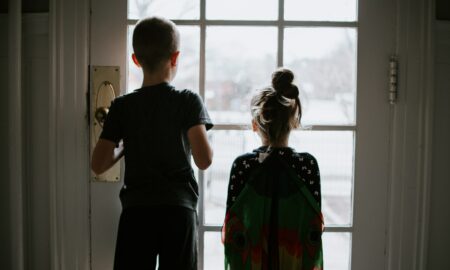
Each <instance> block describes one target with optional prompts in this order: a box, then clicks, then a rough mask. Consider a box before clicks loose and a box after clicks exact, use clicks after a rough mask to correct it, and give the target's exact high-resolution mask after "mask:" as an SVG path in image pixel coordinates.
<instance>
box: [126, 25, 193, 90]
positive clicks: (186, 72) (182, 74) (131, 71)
mask: <svg viewBox="0 0 450 270" xmlns="http://www.w3.org/2000/svg"><path fill="white" fill-rule="evenodd" d="M133 29H134V26H129V27H128V56H127V57H128V87H127V89H128V92H129V91H133V90H135V89H137V88H140V87H141V85H142V71H141V69H140V68H138V67H137V66H136V65H135V64H134V63H133V60H132V59H131V53H132V52H133V47H132V36H133ZM178 29H179V30H180V40H181V48H180V56H179V60H178V61H179V63H178V65H179V66H178V71H177V75H176V77H175V79H174V80H173V81H172V84H173V85H174V86H175V87H176V88H177V89H191V90H192V91H194V92H198V80H199V59H200V29H199V27H197V26H178Z"/></svg>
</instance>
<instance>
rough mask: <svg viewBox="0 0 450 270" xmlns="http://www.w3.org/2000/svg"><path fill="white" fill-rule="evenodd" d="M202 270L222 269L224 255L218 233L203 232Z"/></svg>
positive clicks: (220, 237)
mask: <svg viewBox="0 0 450 270" xmlns="http://www.w3.org/2000/svg"><path fill="white" fill-rule="evenodd" d="M204 243H205V245H204V247H205V248H204V251H203V252H204V253H203V254H204V256H203V258H204V261H203V263H204V266H203V269H214V270H219V269H224V265H225V255H224V249H223V244H222V236H221V233H220V232H205V242H204Z"/></svg>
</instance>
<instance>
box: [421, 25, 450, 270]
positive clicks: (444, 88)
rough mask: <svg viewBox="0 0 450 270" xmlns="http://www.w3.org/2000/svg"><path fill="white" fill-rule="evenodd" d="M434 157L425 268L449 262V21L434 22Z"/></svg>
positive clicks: (438, 267) (439, 267)
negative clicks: (426, 265)
mask: <svg viewBox="0 0 450 270" xmlns="http://www.w3.org/2000/svg"><path fill="white" fill-rule="evenodd" d="M434 71H435V72H434V73H435V78H434V82H435V92H434V115H433V118H434V119H433V120H434V123H433V126H434V128H433V151H432V153H433V156H432V182H431V196H430V221H429V222H430V223H429V242H428V258H427V264H428V267H427V269H444V268H445V267H448V265H450V256H448V244H449V243H450V231H449V228H450V211H449V209H448V207H449V206H450V196H449V194H448V192H449V191H450V140H449V139H450V119H449V116H450V20H448V21H436V25H435V65H434Z"/></svg>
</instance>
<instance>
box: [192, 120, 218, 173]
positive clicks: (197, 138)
mask: <svg viewBox="0 0 450 270" xmlns="http://www.w3.org/2000/svg"><path fill="white" fill-rule="evenodd" d="M187 136H188V140H189V144H190V145H191V149H192V156H193V157H194V162H195V165H197V167H198V168H199V169H200V170H206V169H207V168H208V167H209V165H211V163H212V158H213V150H212V148H211V146H210V145H209V142H208V135H207V134H206V127H205V125H203V124H200V125H195V126H193V127H191V128H190V129H189V130H188V132H187Z"/></svg>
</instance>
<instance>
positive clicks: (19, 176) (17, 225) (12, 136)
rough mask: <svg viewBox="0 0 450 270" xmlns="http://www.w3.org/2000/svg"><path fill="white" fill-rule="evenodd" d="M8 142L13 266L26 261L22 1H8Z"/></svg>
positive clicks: (15, 266) (21, 264)
mask: <svg viewBox="0 0 450 270" xmlns="http://www.w3.org/2000/svg"><path fill="white" fill-rule="evenodd" d="M8 28H9V31H8V40H9V42H8V56H9V57H8V58H9V59H8V61H9V63H8V65H9V74H8V75H9V76H8V85H9V89H8V114H9V119H8V125H9V129H8V145H9V149H8V150H9V154H8V156H9V162H8V163H9V164H8V165H9V166H8V168H9V185H10V190H9V194H10V213H9V214H10V217H11V219H10V221H11V222H10V228H11V237H10V241H11V269H14V270H16V269H17V270H22V269H24V265H25V230H24V220H25V216H24V215H25V212H24V187H23V178H24V174H23V169H24V162H23V126H22V125H23V113H22V109H23V106H22V99H23V98H22V1H14V0H10V1H9V10H8Z"/></svg>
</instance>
